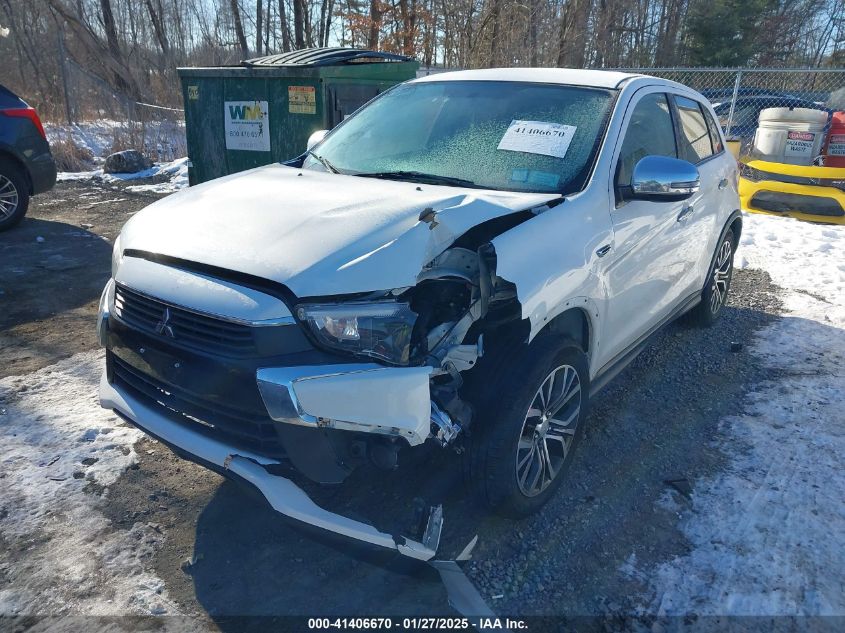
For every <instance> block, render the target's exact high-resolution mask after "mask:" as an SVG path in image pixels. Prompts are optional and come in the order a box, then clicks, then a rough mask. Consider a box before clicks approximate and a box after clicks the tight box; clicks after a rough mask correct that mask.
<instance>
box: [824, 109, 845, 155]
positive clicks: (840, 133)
mask: <svg viewBox="0 0 845 633" xmlns="http://www.w3.org/2000/svg"><path fill="white" fill-rule="evenodd" d="M824 155H825V158H824V166H825V167H845V112H834V113H833V116H832V117H831V119H830V133H829V134H828V135H827V142H826V143H825V146H824Z"/></svg>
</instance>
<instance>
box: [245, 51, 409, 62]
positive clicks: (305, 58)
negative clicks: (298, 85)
mask: <svg viewBox="0 0 845 633" xmlns="http://www.w3.org/2000/svg"><path fill="white" fill-rule="evenodd" d="M368 61H379V62H410V61H413V57H408V56H407V55H399V54H397V53H385V52H383V51H368V50H364V49H361V48H340V47H329V48H303V49H301V50H298V51H291V52H289V53H280V54H278V55H267V56H265V57H255V58H254V59H246V60H244V61H242V62H241V64H243V65H244V66H248V67H252V66H338V65H342V64H349V63H362V62H363V63H366V62H368Z"/></svg>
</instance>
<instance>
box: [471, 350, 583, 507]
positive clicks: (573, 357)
mask: <svg viewBox="0 0 845 633" xmlns="http://www.w3.org/2000/svg"><path fill="white" fill-rule="evenodd" d="M505 362H506V367H507V370H506V371H501V372H499V375H498V377H497V379H495V380H494V381H493V382H492V384H488V388H489V389H490V393H494V394H496V397H495V401H491V402H488V403H487V405H486V406H483V407H481V408H480V410H479V412H478V415H477V416H476V420H475V422H474V423H473V427H474V428H473V436H472V442H471V446H470V451H469V459H470V462H471V463H470V477H471V483H472V484H473V485H474V487H475V488H476V491H477V492H478V493H479V496H480V497H481V500H482V501H483V502H484V503H485V504H486V505H488V506H489V507H491V508H492V509H494V510H496V511H497V512H499V513H501V514H505V515H508V516H526V515H529V514H531V513H533V512H536V511H537V510H539V509H540V508H541V507H542V506H543V505H544V504H545V503H546V502H547V501H548V500H549V499H550V498H551V497H552V495H553V494H554V492H555V491H556V490H557V488H558V487H559V486H560V485H561V483H562V482H563V480H564V479H565V478H566V473H567V471H568V469H569V465H570V462H571V460H572V455H573V453H574V451H575V449H576V447H577V446H578V443H579V441H580V439H581V438H582V437H583V432H584V425H585V420H586V416H587V405H588V399H589V381H590V378H589V372H588V369H587V357H586V355H585V354H584V352H583V351H582V350H581V349H580V347H578V346H577V345H576V344H575V343H573V342H572V341H568V340H561V339H559V338H555V337H552V336H541V337H538V338H537V339H536V340H535V341H533V342H532V343H531V345H528V346H525V345H521V346H520V348H519V349H518V350H517V351H516V352H515V353H513V354H512V355H509V356H508V361H505Z"/></svg>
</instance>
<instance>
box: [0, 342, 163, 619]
mask: <svg viewBox="0 0 845 633" xmlns="http://www.w3.org/2000/svg"><path fill="white" fill-rule="evenodd" d="M103 366H104V363H103V354H102V352H99V351H98V352H88V353H83V354H78V355H76V356H74V357H72V358H70V359H68V360H65V361H62V362H60V363H57V364H55V365H52V366H50V367H46V368H44V369H42V370H40V371H37V372H35V373H32V374H29V375H27V376H12V377H9V378H3V379H0V441H2V445H3V453H2V458H0V479H2V486H0V540H2V542H3V545H4V549H5V555H4V559H3V560H2V561H1V562H0V576H2V577H3V579H4V582H3V584H2V588H0V615H2V616H8V615H19V614H25V615H62V614H84V615H119V614H120V615H125V614H127V613H134V614H161V613H173V612H176V608H175V606H174V605H173V603H172V602H171V601H170V600H169V598H168V596H167V592H166V590H165V588H164V584H163V582H162V581H161V580H160V579H158V578H157V577H156V576H155V575H154V574H153V573H151V572H150V571H149V566H150V564H149V563H150V559H151V558H152V556H153V554H154V552H155V550H156V548H157V547H158V545H159V544H160V542H161V540H162V539H163V538H164V537H163V535H162V534H161V532H160V528H159V530H156V529H153V528H152V527H150V526H149V525H147V524H144V523H135V524H134V525H133V526H132V527H131V528H130V529H129V530H128V531H127V530H123V529H119V528H116V527H115V526H114V525H112V523H111V521H110V520H109V519H107V518H106V517H105V516H104V514H103V513H102V510H101V508H102V505H103V504H104V503H107V502H108V487H109V486H110V485H111V484H113V483H114V482H115V481H116V480H117V478H118V477H119V476H120V475H121V473H122V472H123V471H124V470H125V469H126V468H127V467H129V466H130V465H131V464H133V463H134V462H135V461H136V454H135V451H134V449H133V445H134V443H135V442H136V441H137V440H138V439H139V438H140V437H141V433H140V432H139V431H137V430H135V429H133V428H130V427H128V426H126V425H124V424H123V423H121V422H120V421H119V420H118V419H117V418H116V417H115V415H114V414H113V413H111V412H110V411H106V410H104V409H102V408H100V405H99V402H98V397H97V386H98V383H99V379H100V375H101V373H102V371H103Z"/></svg>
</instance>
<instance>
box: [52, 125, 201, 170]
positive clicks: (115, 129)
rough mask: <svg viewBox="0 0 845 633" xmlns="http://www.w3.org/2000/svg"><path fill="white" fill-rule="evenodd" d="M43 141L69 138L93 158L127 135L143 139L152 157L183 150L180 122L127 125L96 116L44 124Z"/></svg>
mask: <svg viewBox="0 0 845 633" xmlns="http://www.w3.org/2000/svg"><path fill="white" fill-rule="evenodd" d="M44 132H45V133H46V134H47V140H48V141H50V142H51V143H54V142H56V141H58V140H72V141H73V143H74V145H76V146H77V147H79V148H80V149H83V150H88V151H89V152H91V155H92V156H93V157H94V158H95V159H98V158H99V159H103V158H105V157H106V156H108V155H109V154H111V153H112V152H113V151H114V146H115V143H116V142H118V144H120V141H125V140H126V139H127V138H135V139H136V140H138V139H143V142H144V146H145V148H146V149H147V151H148V153H149V154H152V158H153V159H158V160H161V161H165V162H166V161H169V160H173V159H174V158H176V157H178V156H180V155H184V154H185V153H186V149H185V148H186V147H187V145H186V141H185V124H184V122H183V121H167V120H164V121H148V122H146V123H144V124H143V125H141V124H140V123H138V122H135V123H134V124H133V125H131V126H130V124H129V123H127V122H125V121H113V120H111V119H99V120H96V121H82V122H79V123H73V124H60V123H44ZM138 149H140V147H139V148H138Z"/></svg>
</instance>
